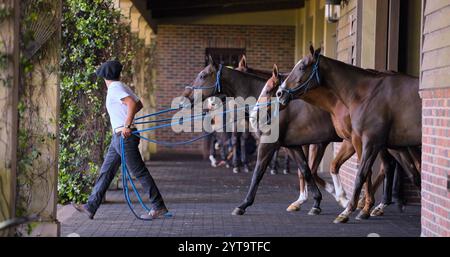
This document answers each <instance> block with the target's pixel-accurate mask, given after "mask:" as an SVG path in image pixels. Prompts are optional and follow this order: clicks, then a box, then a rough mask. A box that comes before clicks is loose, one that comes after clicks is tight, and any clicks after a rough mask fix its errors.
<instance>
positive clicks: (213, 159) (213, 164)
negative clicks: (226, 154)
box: [209, 155, 217, 168]
mask: <svg viewBox="0 0 450 257" xmlns="http://www.w3.org/2000/svg"><path fill="white" fill-rule="evenodd" d="M209 160H210V161H211V166H212V167H214V168H216V167H217V160H216V158H214V156H212V155H210V156H209Z"/></svg>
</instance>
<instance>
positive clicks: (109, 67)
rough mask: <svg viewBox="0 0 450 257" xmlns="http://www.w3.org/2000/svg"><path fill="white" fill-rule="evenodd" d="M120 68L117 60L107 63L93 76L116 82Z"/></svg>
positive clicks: (120, 65)
mask: <svg viewBox="0 0 450 257" xmlns="http://www.w3.org/2000/svg"><path fill="white" fill-rule="evenodd" d="M122 68H123V66H122V64H121V63H120V62H119V61H117V60H112V61H107V62H104V63H103V64H102V65H101V66H100V67H99V68H98V69H97V71H95V74H96V75H97V76H99V77H101V78H104V79H107V80H118V79H119V78H120V72H122Z"/></svg>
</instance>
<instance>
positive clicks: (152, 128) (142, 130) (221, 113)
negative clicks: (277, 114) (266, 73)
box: [132, 103, 271, 134]
mask: <svg viewBox="0 0 450 257" xmlns="http://www.w3.org/2000/svg"><path fill="white" fill-rule="evenodd" d="M270 104H271V103H263V104H254V105H249V106H248V108H249V109H250V108H252V107H256V106H258V107H259V106H264V105H265V106H268V105H270ZM245 108H247V106H244V107H240V108H237V109H231V110H227V111H224V112H220V113H217V115H223V114H226V113H229V112H235V111H238V110H242V109H245ZM206 116H211V114H210V113H207V114H206V115H203V114H202V115H201V116H200V115H195V116H191V117H189V118H188V119H182V120H181V121H177V122H172V123H167V124H162V125H157V126H153V127H149V128H146V129H141V130H136V131H133V132H132V134H137V133H140V132H147V131H153V130H156V129H160V128H166V127H171V126H174V125H179V124H181V123H183V122H185V121H193V120H199V118H203V117H206Z"/></svg>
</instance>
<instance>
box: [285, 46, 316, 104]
mask: <svg viewBox="0 0 450 257" xmlns="http://www.w3.org/2000/svg"><path fill="white" fill-rule="evenodd" d="M319 62H320V55H317V57H316V63H314V66H313V68H312V71H311V74H310V75H309V77H308V79H307V80H306V81H305V82H303V83H302V84H300V85H298V86H296V87H294V88H282V89H281V91H283V92H286V93H287V94H289V96H290V97H291V98H292V97H293V96H294V95H295V94H297V93H298V92H299V91H301V90H304V92H306V91H307V90H308V88H309V87H310V85H311V82H312V81H313V79H316V81H317V84H320V75H319Z"/></svg>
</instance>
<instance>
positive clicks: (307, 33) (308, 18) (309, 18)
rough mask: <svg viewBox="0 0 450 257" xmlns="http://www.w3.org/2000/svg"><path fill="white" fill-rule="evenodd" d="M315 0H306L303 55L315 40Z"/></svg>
mask: <svg viewBox="0 0 450 257" xmlns="http://www.w3.org/2000/svg"><path fill="white" fill-rule="evenodd" d="M314 2H315V1H311V0H308V1H305V15H304V16H303V55H306V54H308V53H309V46H310V44H311V43H314V42H313V40H314V39H313V26H314V25H313V21H314V12H313V7H314Z"/></svg>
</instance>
